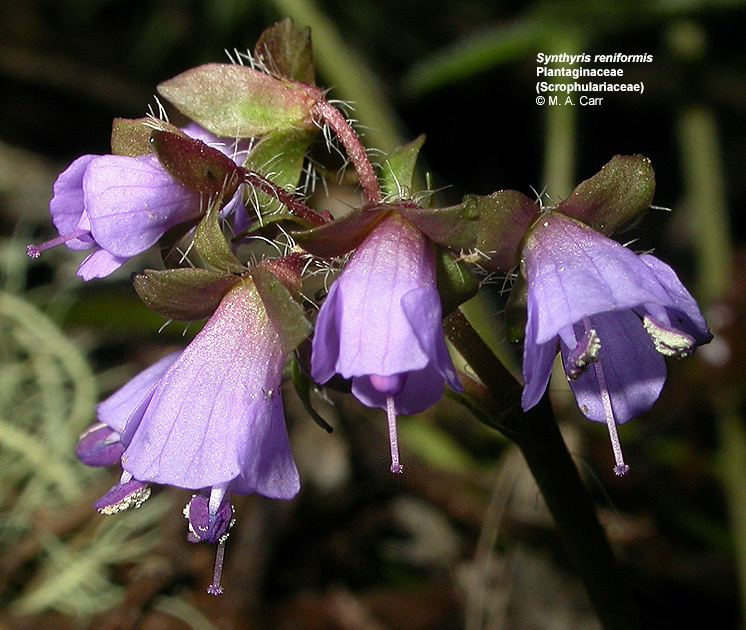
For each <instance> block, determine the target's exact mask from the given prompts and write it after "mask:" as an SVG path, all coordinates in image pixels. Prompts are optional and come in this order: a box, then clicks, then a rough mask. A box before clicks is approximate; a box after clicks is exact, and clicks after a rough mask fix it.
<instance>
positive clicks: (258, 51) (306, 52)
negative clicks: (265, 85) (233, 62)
mask: <svg viewBox="0 0 746 630" xmlns="http://www.w3.org/2000/svg"><path fill="white" fill-rule="evenodd" d="M254 56H255V58H256V59H257V61H259V62H260V63H262V64H264V66H265V67H266V68H268V69H269V70H270V72H272V73H273V74H276V75H278V76H281V77H285V78H286V79H290V80H291V81H300V82H301V83H310V84H313V83H314V79H315V77H316V71H315V70H314V65H313V50H312V48H311V29H310V28H297V27H296V26H295V24H293V21H292V20H291V19H290V18H285V19H284V20H282V22H278V23H277V24H274V25H272V26H270V27H269V28H268V29H265V30H264V32H263V33H262V34H261V36H260V37H259V40H258V41H257V42H256V46H255V47H254Z"/></svg>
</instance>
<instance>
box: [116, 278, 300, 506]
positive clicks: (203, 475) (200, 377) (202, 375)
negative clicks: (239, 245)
mask: <svg viewBox="0 0 746 630" xmlns="http://www.w3.org/2000/svg"><path fill="white" fill-rule="evenodd" d="M284 358H285V356H284V353H283V351H282V347H281V344H280V340H279V336H278V334H277V331H276V330H275V329H274V327H273V325H272V323H271V322H270V321H269V318H268V317H267V314H266V311H265V309H264V306H263V304H262V302H261V299H260V298H259V295H258V292H257V290H256V287H255V286H254V284H253V282H252V281H251V280H245V281H244V282H242V283H241V284H239V285H237V286H236V287H235V288H234V289H232V290H231V291H229V292H228V293H227V294H226V296H225V297H224V298H223V301H222V302H221V303H220V306H219V307H218V309H217V310H216V311H215V314H214V315H213V316H212V318H211V319H210V321H208V323H207V324H206V325H205V327H204V328H203V330H202V331H201V332H200V333H199V334H198V335H197V336H196V337H195V339H194V340H193V341H192V343H190V344H189V346H187V348H186V349H185V350H184V351H183V352H182V353H181V355H180V356H179V358H178V359H177V360H176V361H175V362H174V363H173V365H172V366H171V367H170V368H169V369H168V370H167V371H166V373H165V374H164V375H163V376H162V377H161V379H160V381H159V382H158V384H157V385H156V387H155V391H154V392H153V396H152V398H151V400H150V401H149V403H148V404H147V408H146V409H145V410H144V413H143V414H142V418H141V419H140V421H139V423H138V424H137V426H136V427H135V426H134V424H133V427H132V428H134V431H133V435H132V439H131V442H130V443H129V446H128V448H127V451H126V452H125V454H124V456H123V458H122V465H123V467H124V469H125V470H127V471H128V472H130V473H132V475H133V476H134V477H135V478H137V479H143V480H146V481H154V482H158V483H165V484H170V485H173V486H178V487H182V488H193V489H196V488H204V487H208V486H219V485H221V484H225V483H229V482H231V481H233V480H234V479H237V478H238V477H240V476H242V475H244V476H247V484H246V485H248V484H249V483H253V482H255V481H256V479H255V478H254V477H253V476H252V475H253V473H252V470H253V469H252V468H251V467H252V466H255V467H256V466H260V464H258V463H257V460H260V461H264V460H263V458H264V457H265V456H264V455H263V454H262V453H261V452H258V451H257V450H256V449H257V448H258V447H260V448H261V449H263V450H266V451H267V452H271V453H274V454H277V453H280V454H284V453H285V447H286V442H284V441H283V436H282V435H280V433H279V431H278V429H277V427H276V426H275V424H276V421H277V420H276V418H277V412H276V409H275V407H274V406H273V405H277V404H281V403H279V402H278V401H276V400H275V398H277V399H279V397H280V393H279V387H280V378H281V370H282V365H283V363H284ZM130 422H134V415H133V416H132V419H131V420H130ZM130 430H131V427H130V426H129V424H128V426H127V433H129V432H130ZM287 450H289V449H287ZM247 467H248V469H247ZM280 467H282V466H280ZM265 468H266V466H265ZM245 469H247V470H245ZM262 470H264V468H262ZM257 483H259V482H257ZM259 485H260V484H259ZM280 485H282V484H280ZM256 490H257V491H258V492H262V491H263V490H268V491H273V490H272V489H268V488H264V487H257V488H256ZM286 490H287V488H286V487H285V486H282V487H281V488H280V489H279V490H278V492H284V491H286Z"/></svg>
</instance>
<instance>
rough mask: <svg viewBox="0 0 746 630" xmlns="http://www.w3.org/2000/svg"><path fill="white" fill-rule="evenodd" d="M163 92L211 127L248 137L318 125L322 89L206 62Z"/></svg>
mask: <svg viewBox="0 0 746 630" xmlns="http://www.w3.org/2000/svg"><path fill="white" fill-rule="evenodd" d="M158 92H159V93H160V94H161V95H162V96H163V97H165V98H166V99H168V100H169V101H170V102H171V103H173V104H174V105H175V106H176V108H177V109H178V110H179V111H180V112H181V113H182V114H185V115H186V116H188V117H189V118H191V119H192V120H194V121H195V122H197V123H198V124H200V125H202V126H203V127H204V128H205V129H207V130H208V131H211V132H212V133H214V134H216V135H218V136H223V137H226V138H234V137H235V138H248V137H252V136H259V135H264V134H267V133H271V132H272V131H287V130H289V129H293V128H304V127H305V128H310V127H312V126H313V121H312V116H311V112H312V109H313V107H314V105H315V103H316V101H317V100H318V99H319V98H321V96H322V92H321V90H319V89H318V88H314V87H311V86H308V85H305V84H301V83H294V82H291V81H287V80H282V79H277V78H275V77H271V76H269V75H268V74H263V73H262V72H259V71H257V70H254V69H252V68H248V67H246V66H238V65H231V64H217V63H213V64H206V65H203V66H198V67H197V68H193V69H191V70H187V71H186V72H184V73H182V74H180V75H178V76H176V77H174V78H173V79H169V80H168V81H166V82H164V83H161V84H160V85H159V86H158Z"/></svg>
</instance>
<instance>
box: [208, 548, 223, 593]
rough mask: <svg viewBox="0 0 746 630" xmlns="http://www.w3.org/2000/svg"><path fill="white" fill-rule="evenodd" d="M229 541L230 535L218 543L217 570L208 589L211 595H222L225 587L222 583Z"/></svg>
mask: <svg viewBox="0 0 746 630" xmlns="http://www.w3.org/2000/svg"><path fill="white" fill-rule="evenodd" d="M226 540H228V534H226V535H225V536H223V537H222V538H221V539H220V542H219V543H218V549H217V551H216V552H215V570H214V571H213V574H212V584H210V586H208V587H207V592H208V593H209V594H210V595H222V594H223V587H222V585H221V584H220V581H221V579H222V577H223V560H225V541H226Z"/></svg>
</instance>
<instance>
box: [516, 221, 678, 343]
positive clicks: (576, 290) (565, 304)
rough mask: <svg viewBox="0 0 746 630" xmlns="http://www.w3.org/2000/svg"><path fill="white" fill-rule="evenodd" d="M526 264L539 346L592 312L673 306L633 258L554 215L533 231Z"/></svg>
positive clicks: (575, 223) (619, 247) (586, 229)
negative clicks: (539, 306) (534, 305)
mask: <svg viewBox="0 0 746 630" xmlns="http://www.w3.org/2000/svg"><path fill="white" fill-rule="evenodd" d="M524 260H525V270H524V272H525V275H526V280H527V282H528V292H529V300H531V299H533V301H534V303H535V304H540V305H541V308H537V309H536V312H535V316H536V336H535V342H536V343H537V344H543V343H545V342H547V341H549V340H550V339H552V338H553V337H555V336H556V335H557V334H558V333H559V331H560V330H561V329H562V328H565V327H566V326H572V325H574V324H575V323H576V322H579V321H580V320H582V319H583V317H588V316H590V315H594V314H596V313H603V312H606V311H618V310H624V309H630V308H635V307H638V306H641V305H643V304H645V303H647V302H649V303H653V304H660V305H662V306H667V305H669V304H670V303H671V297H670V296H669V295H668V293H667V292H666V290H665V289H664V287H663V286H662V285H661V283H660V281H659V280H658V278H657V277H656V275H655V274H654V273H653V271H652V270H651V269H650V268H649V267H648V265H646V264H645V263H644V262H643V261H642V260H641V259H640V257H639V256H638V255H637V254H635V253H634V252H632V251H631V250H629V249H627V248H626V247H623V246H622V245H620V244H619V243H617V242H616V241H613V240H611V239H609V238H606V237H605V236H603V235H602V234H600V233H599V232H596V231H595V230H592V229H591V228H589V227H588V226H586V225H583V224H582V223H580V222H578V221H575V220H574V219H570V218H568V217H565V216H563V215H561V214H559V213H557V212H550V213H547V214H545V215H544V217H543V218H542V219H540V221H539V224H537V226H536V227H535V228H533V230H532V232H531V233H530V235H529V238H528V239H527V244H526V246H525V248H524Z"/></svg>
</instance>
